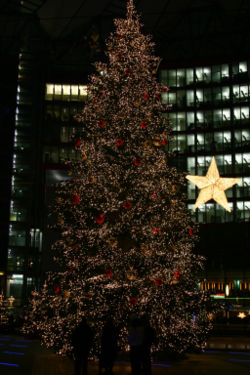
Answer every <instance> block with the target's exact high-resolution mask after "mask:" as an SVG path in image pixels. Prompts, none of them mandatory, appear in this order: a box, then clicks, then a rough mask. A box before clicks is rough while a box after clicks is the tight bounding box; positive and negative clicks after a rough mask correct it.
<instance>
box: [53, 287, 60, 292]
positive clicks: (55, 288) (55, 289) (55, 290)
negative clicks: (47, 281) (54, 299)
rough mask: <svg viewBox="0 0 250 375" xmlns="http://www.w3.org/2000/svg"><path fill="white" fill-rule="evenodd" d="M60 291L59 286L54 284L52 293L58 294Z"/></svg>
mask: <svg viewBox="0 0 250 375" xmlns="http://www.w3.org/2000/svg"><path fill="white" fill-rule="evenodd" d="M59 292H60V287H59V286H58V285H55V286H54V293H55V294H58V293H59Z"/></svg>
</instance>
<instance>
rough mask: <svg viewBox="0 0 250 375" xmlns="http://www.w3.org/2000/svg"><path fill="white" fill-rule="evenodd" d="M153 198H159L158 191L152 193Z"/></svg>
mask: <svg viewBox="0 0 250 375" xmlns="http://www.w3.org/2000/svg"><path fill="white" fill-rule="evenodd" d="M151 196H152V198H153V199H156V198H157V190H153V191H152V193H151Z"/></svg>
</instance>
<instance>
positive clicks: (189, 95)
mask: <svg viewBox="0 0 250 375" xmlns="http://www.w3.org/2000/svg"><path fill="white" fill-rule="evenodd" d="M187 106H188V107H193V106H194V90H187Z"/></svg>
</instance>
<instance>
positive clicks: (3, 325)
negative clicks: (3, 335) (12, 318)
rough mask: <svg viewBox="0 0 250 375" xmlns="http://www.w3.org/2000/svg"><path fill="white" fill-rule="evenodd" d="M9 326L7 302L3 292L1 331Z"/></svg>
mask: <svg viewBox="0 0 250 375" xmlns="http://www.w3.org/2000/svg"><path fill="white" fill-rule="evenodd" d="M8 324H9V314H8V307H7V301H6V300H5V299H4V294H3V292H2V293H1V294H0V330H4V329H5V328H6V327H7V326H8Z"/></svg>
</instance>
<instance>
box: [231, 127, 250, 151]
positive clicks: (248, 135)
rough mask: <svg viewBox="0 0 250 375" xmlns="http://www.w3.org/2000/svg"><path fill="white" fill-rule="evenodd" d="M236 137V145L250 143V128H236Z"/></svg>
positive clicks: (243, 145) (241, 145)
mask: <svg viewBox="0 0 250 375" xmlns="http://www.w3.org/2000/svg"><path fill="white" fill-rule="evenodd" d="M234 137H235V146H236V147H245V146H249V145H250V130H247V129H244V130H235V132H234Z"/></svg>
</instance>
